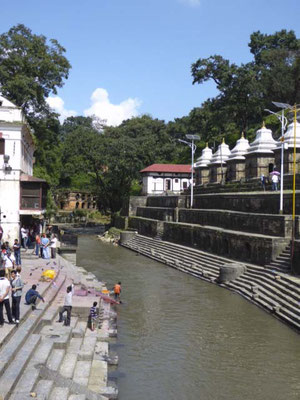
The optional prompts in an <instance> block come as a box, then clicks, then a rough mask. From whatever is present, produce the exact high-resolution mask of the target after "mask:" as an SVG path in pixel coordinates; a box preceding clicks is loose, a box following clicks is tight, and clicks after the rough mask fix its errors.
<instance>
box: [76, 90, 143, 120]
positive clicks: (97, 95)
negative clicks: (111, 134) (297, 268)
mask: <svg viewBox="0 0 300 400" xmlns="http://www.w3.org/2000/svg"><path fill="white" fill-rule="evenodd" d="M91 101H92V105H91V107H90V108H88V109H87V110H84V115H85V116H86V117H87V116H90V115H96V116H97V117H99V118H100V119H102V120H106V124H107V125H108V126H117V125H120V124H121V123H122V121H124V120H126V119H129V118H131V117H136V116H137V115H138V108H139V107H140V105H141V101H140V100H139V99H136V98H135V99H133V98H131V97H129V98H128V99H126V100H124V101H122V102H121V103H120V104H112V103H111V102H110V100H109V97H108V92H107V90H105V89H103V88H97V89H96V90H94V92H93V93H92V96H91Z"/></svg>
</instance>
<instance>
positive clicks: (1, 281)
mask: <svg viewBox="0 0 300 400" xmlns="http://www.w3.org/2000/svg"><path fill="white" fill-rule="evenodd" d="M9 292H10V283H9V281H8V279H6V278H5V270H4V269H0V327H2V326H3V324H4V317H3V306H5V310H6V314H7V319H8V323H9V324H13V320H12V316H11V310H10V304H9Z"/></svg>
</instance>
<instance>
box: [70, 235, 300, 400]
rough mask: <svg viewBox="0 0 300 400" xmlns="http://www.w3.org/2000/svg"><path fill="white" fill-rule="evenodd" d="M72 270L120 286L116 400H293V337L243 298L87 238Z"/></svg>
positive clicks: (297, 346) (298, 352) (298, 346)
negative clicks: (82, 270)
mask: <svg viewBox="0 0 300 400" xmlns="http://www.w3.org/2000/svg"><path fill="white" fill-rule="evenodd" d="M77 264H78V265H80V266H83V267H84V268H86V269H87V270H88V271H91V272H93V273H94V274H95V275H96V276H97V277H98V278H99V279H101V280H104V281H106V282H107V285H108V287H109V288H112V287H113V285H114V283H115V282H117V281H119V280H120V281H121V282H122V300H123V304H122V305H120V306H117V312H118V339H117V344H116V345H115V346H113V347H114V349H115V350H116V351H117V353H118V355H119V367H118V370H117V371H116V372H113V373H112V377H117V385H118V388H119V399H120V400H173V399H174V400H198V399H200V400H268V399H270V400H271V399H272V400H294V399H295V400H296V399H297V400H299V399H300V335H299V334H297V333H295V332H294V331H293V330H291V329H290V328H288V327H287V326H285V325H283V324H282V323H281V322H279V321H277V320H276V319H275V318H273V317H272V316H270V315H268V314H267V313H265V312H264V311H262V310H260V309H259V308H257V307H256V306H254V305H252V304H250V303H248V302H247V301H246V300H244V299H243V298H241V297H239V296H238V295H236V294H233V293H231V292H230V291H228V290H225V289H222V288H219V287H218V286H216V285H213V284H209V283H206V282H203V281H201V280H199V279H196V278H194V277H191V276H189V275H186V274H184V273H182V272H179V271H176V270H174V269H172V268H170V267H167V266H165V265H163V264H160V263H157V262H155V261H153V260H151V259H148V258H146V257H143V256H138V255H136V254H135V253H134V252H132V251H130V250H127V249H124V248H122V247H114V246H112V245H110V244H104V243H102V242H100V241H99V240H98V239H97V238H96V237H95V236H80V238H79V248H78V252H77Z"/></svg>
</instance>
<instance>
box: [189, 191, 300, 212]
mask: <svg viewBox="0 0 300 400" xmlns="http://www.w3.org/2000/svg"><path fill="white" fill-rule="evenodd" d="M283 203H284V210H283V211H284V214H292V194H291V193H288V194H286V193H285V194H284V202H283ZM194 208H200V209H215V210H235V211H242V212H249V213H261V214H278V212H279V192H276V193H275V192H274V193H267V192H265V193H264V192H262V193H257V192H256V193H247V194H243V193H230V194H228V193H226V194H225V193H223V194H221V193H219V194H217V195H216V194H210V195H209V194H208V195H197V196H195V198H194ZM296 214H300V197H299V195H297V196H296Z"/></svg>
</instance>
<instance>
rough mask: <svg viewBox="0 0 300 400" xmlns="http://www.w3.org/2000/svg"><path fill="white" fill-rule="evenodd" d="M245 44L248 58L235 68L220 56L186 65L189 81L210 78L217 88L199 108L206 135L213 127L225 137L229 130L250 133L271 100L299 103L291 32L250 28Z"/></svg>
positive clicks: (299, 59)
mask: <svg viewBox="0 0 300 400" xmlns="http://www.w3.org/2000/svg"><path fill="white" fill-rule="evenodd" d="M249 47H250V51H251V53H252V54H253V55H254V60H253V61H251V62H249V63H247V64H241V65H240V66H238V65H236V64H234V63H230V61H229V60H226V59H224V58H223V57H222V56H220V55H214V56H211V57H209V58H204V59H202V58H201V59H199V60H197V61H196V62H195V63H193V64H192V68H191V72H192V77H193V84H195V83H199V84H202V83H203V82H205V81H207V80H210V79H212V80H213V81H214V82H215V83H216V86H217V89H218V90H219V94H218V96H216V97H215V98H213V99H209V100H207V101H206V102H204V103H203V105H202V107H201V109H202V113H203V114H206V115H207V116H208V118H207V120H206V131H205V135H206V136H211V137H213V136H214V133H213V129H217V130H218V131H219V134H220V133H222V134H225V135H229V133H230V130H231V132H232V130H236V131H237V132H240V131H242V130H243V131H246V132H248V133H251V134H252V133H253V132H254V130H255V129H256V128H257V127H258V126H259V125H260V124H261V121H262V119H263V118H264V111H263V110H264V108H270V107H271V106H272V103H271V102H272V101H274V100H275V101H280V102H286V103H290V104H294V103H295V102H299V101H300V41H299V39H297V38H296V36H295V33H294V32H293V31H289V32H287V31H286V30H282V31H280V32H276V33H275V34H273V35H263V34H261V33H260V32H259V31H258V32H254V33H253V34H252V35H251V37H250V43H249ZM213 127H214V128H213Z"/></svg>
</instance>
